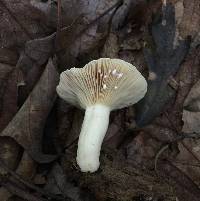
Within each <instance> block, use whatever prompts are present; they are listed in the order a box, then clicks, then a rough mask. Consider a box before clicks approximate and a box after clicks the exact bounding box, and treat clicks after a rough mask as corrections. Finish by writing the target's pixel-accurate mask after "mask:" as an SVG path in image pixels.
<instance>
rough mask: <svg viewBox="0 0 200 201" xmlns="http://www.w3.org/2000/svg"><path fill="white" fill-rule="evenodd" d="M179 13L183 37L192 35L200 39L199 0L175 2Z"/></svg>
mask: <svg viewBox="0 0 200 201" xmlns="http://www.w3.org/2000/svg"><path fill="white" fill-rule="evenodd" d="M175 8H176V11H177V13H178V16H177V17H178V29H179V36H180V37H182V38H185V37H187V36H188V35H190V36H191V37H192V38H193V39H194V38H196V39H197V37H198V40H200V35H199V31H200V13H199V9H200V6H199V0H191V1H187V0H180V1H178V2H177V3H176V4H175Z"/></svg>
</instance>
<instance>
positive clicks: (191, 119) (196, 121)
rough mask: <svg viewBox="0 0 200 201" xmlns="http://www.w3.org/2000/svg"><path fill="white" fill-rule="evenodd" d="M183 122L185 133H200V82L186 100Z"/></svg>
mask: <svg viewBox="0 0 200 201" xmlns="http://www.w3.org/2000/svg"><path fill="white" fill-rule="evenodd" d="M183 122H184V125H183V129H182V131H183V132H185V133H199V132H200V80H199V81H198V82H197V83H196V84H195V85H194V86H193V87H192V89H191V91H190V93H189V94H188V96H187V98H186V99H185V102H184V110H183Z"/></svg>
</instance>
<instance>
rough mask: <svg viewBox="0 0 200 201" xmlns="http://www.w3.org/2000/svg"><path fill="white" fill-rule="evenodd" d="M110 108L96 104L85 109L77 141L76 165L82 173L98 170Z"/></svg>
mask: <svg viewBox="0 0 200 201" xmlns="http://www.w3.org/2000/svg"><path fill="white" fill-rule="evenodd" d="M109 115H110V108H109V107H107V106H105V105H100V104H96V105H93V106H90V107H87V108H86V111H85V117H84V120H83V125H82V129H81V133H80V136H79V141H78V150H77V158H76V160H77V163H78V165H79V167H80V169H81V171H82V172H95V171H96V170H97V169H98V168H99V164H100V163H99V155H100V150H101V144H102V142H103V139H104V136H105V134H106V131H107V129H108V123H109Z"/></svg>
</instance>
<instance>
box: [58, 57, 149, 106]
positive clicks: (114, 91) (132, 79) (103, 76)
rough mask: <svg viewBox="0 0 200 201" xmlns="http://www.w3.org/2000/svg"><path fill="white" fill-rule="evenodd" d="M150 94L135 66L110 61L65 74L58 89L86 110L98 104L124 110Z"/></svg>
mask: <svg viewBox="0 0 200 201" xmlns="http://www.w3.org/2000/svg"><path fill="white" fill-rule="evenodd" d="M146 91H147V82H146V80H145V78H144V77H143V76H142V75H141V73H140V72H139V71H138V70H137V69H136V67H135V66H133V65H132V64H130V63H128V62H125V61H123V60H120V59H110V58H101V59H98V60H93V61H91V62H89V63H88V64H87V65H85V66H84V67H83V68H71V69H70V70H66V71H64V72H62V73H61V76H60V83H59V85H58V86H57V93H58V94H59V96H60V97H61V98H63V99H64V100H65V101H67V102H68V103H70V104H72V105H75V106H77V107H81V108H83V109H86V108H87V107H88V106H91V105H94V104H102V105H106V106H108V107H109V108H110V110H115V109H120V108H123V107H127V106H130V105H132V104H134V103H136V102H138V101H139V100H140V99H141V98H143V97H144V95H145V93H146Z"/></svg>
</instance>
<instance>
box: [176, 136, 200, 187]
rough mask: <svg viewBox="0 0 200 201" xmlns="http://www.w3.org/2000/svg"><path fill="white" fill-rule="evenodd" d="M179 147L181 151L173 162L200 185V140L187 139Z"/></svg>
mask: <svg viewBox="0 0 200 201" xmlns="http://www.w3.org/2000/svg"><path fill="white" fill-rule="evenodd" d="M178 148H179V151H180V153H179V154H178V155H177V157H176V159H175V160H174V161H173V162H174V163H175V164H176V166H177V167H179V168H180V169H181V170H182V171H184V172H185V173H186V174H187V175H188V176H189V177H190V178H191V179H192V180H193V181H194V182H196V183H197V184H198V185H200V163H199V161H200V140H194V139H185V140H184V141H183V143H179V145H178ZM188 150H190V151H191V152H192V154H191V152H190V151H188ZM197 159H198V160H199V161H198V160H197Z"/></svg>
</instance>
